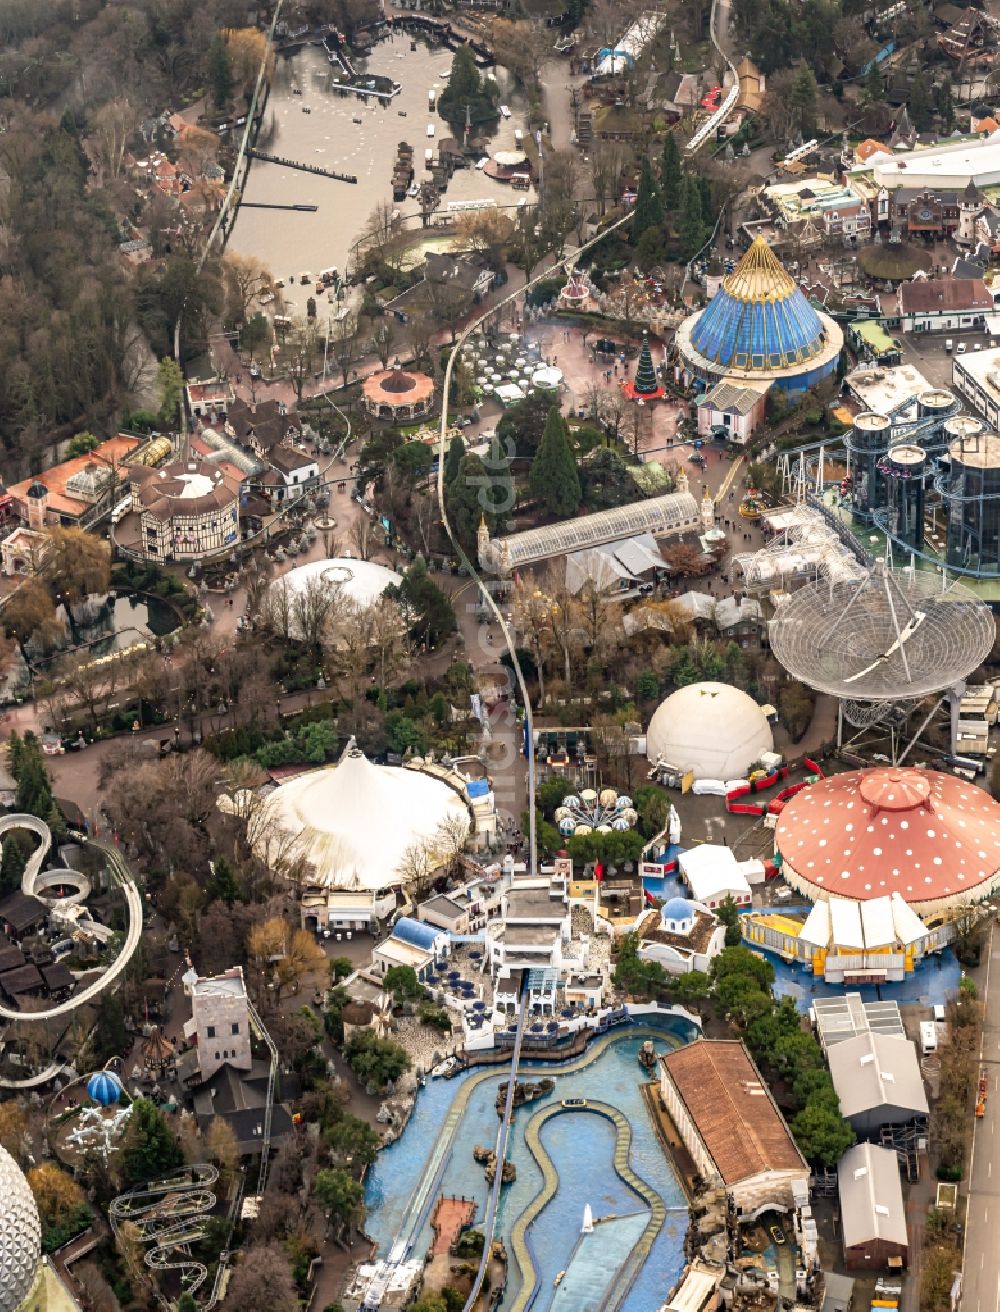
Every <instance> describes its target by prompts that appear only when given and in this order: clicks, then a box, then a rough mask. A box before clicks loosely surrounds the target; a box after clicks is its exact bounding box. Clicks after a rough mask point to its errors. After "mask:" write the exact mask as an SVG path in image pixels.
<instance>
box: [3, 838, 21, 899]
mask: <svg viewBox="0 0 1000 1312" xmlns="http://www.w3.org/2000/svg"><path fill="white" fill-rule="evenodd" d="M26 864H27V855H26V853H25V850H24V845H23V843H22V841H21V838H20V837H19V836H18V835H17V834H8V835H7V837H6V838H5V839H4V842H3V859H2V860H0V894H7V893H16V892H17V891H18V890H19V889H20V887H21V876H22V875H23V874H24V867H25V865H26Z"/></svg>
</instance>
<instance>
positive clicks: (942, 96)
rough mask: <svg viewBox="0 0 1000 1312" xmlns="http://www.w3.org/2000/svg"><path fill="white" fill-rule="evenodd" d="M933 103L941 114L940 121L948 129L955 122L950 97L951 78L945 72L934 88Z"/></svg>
mask: <svg viewBox="0 0 1000 1312" xmlns="http://www.w3.org/2000/svg"><path fill="white" fill-rule="evenodd" d="M934 104H935V107H936V108H937V112H938V113H939V114H940V115H941V121H942V123H943V124H944V126H945V128H946V129H947V130H948V131H950V130H951V127H952V124H953V123H954V122H955V102H954V99H953V97H952V86H951V78H950V77H949V76H948V75H947V73H946V74H945V75H944V77H943V78H942V79H941V83H940V85H939V86H937V87H935V89H934Z"/></svg>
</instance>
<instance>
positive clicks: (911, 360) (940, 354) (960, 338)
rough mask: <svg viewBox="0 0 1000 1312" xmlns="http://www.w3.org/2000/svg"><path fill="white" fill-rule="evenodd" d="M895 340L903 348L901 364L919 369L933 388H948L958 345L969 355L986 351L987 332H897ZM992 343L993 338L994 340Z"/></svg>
mask: <svg viewBox="0 0 1000 1312" xmlns="http://www.w3.org/2000/svg"><path fill="white" fill-rule="evenodd" d="M893 336H894V337H896V339H897V340H898V341H900V342H901V343H902V345H903V363H904V364H911V365H913V366H914V367H915V368H916V369H919V370H920V372H921V373H922V374H923V376H924V377H925V378H926V379H927V381H928V382H929V383H933V385H934V386H935V387H947V388H949V389H950V388H951V386H952V377H951V367H952V359H953V358H954V355H955V352H956V351H957V350H958V347H959V346H960V345H963V344H964V346H965V354H970V353H972V352H973V351H975V350H976V349H977V347H978V349H979V350H980V351H985V350H988V349H989V346H990V335H989V333H986V332H983V331H982V330H978V331H976V332H964V333H955V332H952V333H900V332H898V331H897V332H895V333H893ZM949 340H950V341H951V342H952V344H953V346H952V350H951V351H947V350H946V349H945V342H946V341H949ZM994 340H996V339H994Z"/></svg>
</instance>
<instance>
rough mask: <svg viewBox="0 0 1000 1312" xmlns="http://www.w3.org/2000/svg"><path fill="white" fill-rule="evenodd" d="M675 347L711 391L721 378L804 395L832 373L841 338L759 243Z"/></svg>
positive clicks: (758, 241) (760, 239)
mask: <svg viewBox="0 0 1000 1312" xmlns="http://www.w3.org/2000/svg"><path fill="white" fill-rule="evenodd" d="M676 342H677V349H678V351H679V352H680V356H681V359H682V360H683V362H684V365H685V367H686V368H687V369H688V370H689V371H690V372H691V373H693V374H694V375H695V376H696V377H697V378H701V379H702V380H703V381H704V382H706V383H707V384H708V385H709V386H714V384H715V383H717V382H719V381H720V380H721V379H722V378H726V379H729V380H730V381H732V380H739V381H741V382H747V383H762V384H765V385H770V384H773V385H774V386H775V387H780V388H781V389H782V390H784V391H787V392H801V391H804V390H805V389H806V388H808V387H813V386H815V384H816V383H818V382H819V381H820V379H822V378H826V377H827V375H829V374H831V373H833V371H834V370H835V369H836V367H837V361H838V360H839V359H840V353H841V350H842V349H843V345H844V334H843V333H842V331H841V330H840V328H839V327H838V326H837V324H836V323H834V321H833V320H832V319H831V318H830V316H829V315H828V314H824V313H823V311H822V310H815V309H813V307H812V305H810V303H809V301H808V300H806V298H805V296H804V295H803V293H802V291H801V290H800V288H799V286H798V284H797V283H796V282H795V280H794V278H792V276H791V274H789V273H787V272H786V270H785V269H784V268H783V267H782V265H781V263H780V261H779V260H778V257H777V256H776V255H775V254H774V252H773V251H772V250H771V248H770V246H768V244H767V242H766V241H765V240H764V239H763V237H756V238H755V239H754V242H753V245H752V246H751V247H750V249H749V250H748V251H747V253H746V254H745V255H744V256H743V258H742V259H741V260H740V262H739V264H738V265H737V266H736V268H735V269H734V270H733V272H732V273H730V274H729V275H728V276H727V277H726V278H725V279H724V280H723V283H722V286H721V287H720V288H719V290H718V291H717V292H716V293H715V295H714V296H713V297H712V299H711V300H710V301H709V303H708V305H707V306H706V307H705V308H704V309H703V310H700V311H699V312H698V313H697V314H693V315H691V316H690V317H689V318H687V319H685V320H684V322H683V323H682V324H681V326H680V327H679V328H678V329H677V338H676Z"/></svg>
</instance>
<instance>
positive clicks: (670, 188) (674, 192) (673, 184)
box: [660, 132, 684, 214]
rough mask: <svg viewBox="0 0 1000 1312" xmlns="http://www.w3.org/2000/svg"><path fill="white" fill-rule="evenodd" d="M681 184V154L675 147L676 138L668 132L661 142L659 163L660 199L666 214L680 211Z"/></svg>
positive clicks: (682, 177)
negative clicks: (661, 155) (661, 156)
mask: <svg viewBox="0 0 1000 1312" xmlns="http://www.w3.org/2000/svg"><path fill="white" fill-rule="evenodd" d="M683 183H684V175H683V173H682V171H681V152H680V150H679V148H678V146H677V138H676V136H675V135H674V134H673V133H672V132H668V133H667V135H666V139H665V140H664V142H663V158H662V160H661V162H660V198H661V200H662V202H663V208H664V210H665V211H666V212H667V213H668V214H669V213H671V211H673V210H678V209H680V206H681V195H682V187H683Z"/></svg>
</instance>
